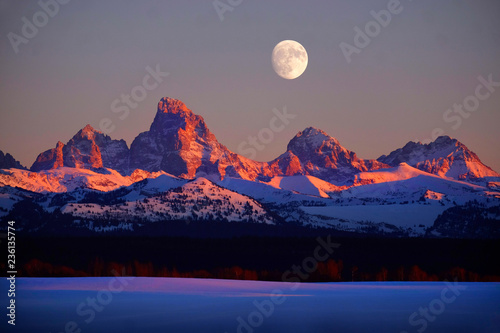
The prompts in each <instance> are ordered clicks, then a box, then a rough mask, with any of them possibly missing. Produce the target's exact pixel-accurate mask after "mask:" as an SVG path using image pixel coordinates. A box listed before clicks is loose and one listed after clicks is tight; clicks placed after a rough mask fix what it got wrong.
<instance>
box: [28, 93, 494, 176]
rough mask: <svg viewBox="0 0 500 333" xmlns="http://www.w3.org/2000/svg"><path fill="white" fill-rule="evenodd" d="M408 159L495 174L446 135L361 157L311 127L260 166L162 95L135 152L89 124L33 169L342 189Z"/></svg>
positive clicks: (420, 165)
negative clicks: (290, 180) (291, 181)
mask: <svg viewBox="0 0 500 333" xmlns="http://www.w3.org/2000/svg"><path fill="white" fill-rule="evenodd" d="M401 162H406V163H408V164H409V165H411V166H414V167H416V168H417V169H420V170H423V171H426V172H429V173H432V174H436V175H442V176H447V177H451V178H454V179H466V178H468V179H479V178H484V177H498V176H499V175H498V173H496V172H495V171H493V170H492V169H491V168H489V167H487V166H485V165H484V164H483V163H482V162H481V161H480V160H479V158H478V157H477V155H476V154H474V153H473V152H471V151H470V150H469V149H467V147H466V146H465V145H463V144H462V143H460V142H459V141H457V140H456V139H451V138H449V137H446V136H443V137H439V138H438V139H436V141H435V142H432V143H430V144H428V145H423V144H421V143H415V142H409V143H408V144H406V145H405V146H404V147H403V148H400V149H397V150H395V151H393V152H392V153H391V154H389V155H388V156H385V155H384V156H381V157H379V158H378V159H377V160H364V159H360V158H359V157H358V156H357V155H356V153H354V152H352V151H350V150H348V149H346V148H344V147H343V146H342V145H341V144H340V143H339V141H338V140H337V139H335V138H333V137H331V136H329V135H328V134H326V133H325V132H323V131H321V130H319V129H316V128H314V127H308V128H306V129H305V130H303V131H301V132H299V133H298V134H297V135H296V136H295V137H294V138H292V140H290V143H289V144H288V147H287V151H286V152H285V153H283V154H282V155H280V156H279V157H278V158H276V159H274V160H272V161H270V162H257V161H253V160H250V159H248V158H246V157H244V156H241V155H238V154H236V153H233V152H231V151H230V150H229V149H228V148H227V147H226V146H224V145H223V144H221V143H220V142H219V141H217V138H216V137H215V135H214V134H213V133H212V132H210V130H209V129H208V127H207V125H206V123H205V121H204V120H203V117H201V116H199V115H196V114H194V113H193V112H192V111H191V110H190V109H188V108H187V106H186V105H185V104H184V103H183V102H181V101H180V100H176V99H172V98H168V97H165V98H162V99H161V100H160V102H159V103H158V109H157V112H156V116H155V118H154V120H153V122H152V124H151V126H150V129H149V131H146V132H143V133H140V134H139V135H138V136H137V137H136V138H135V139H134V141H133V142H132V144H131V146H130V149H129V148H128V146H127V144H126V143H125V141H124V140H113V139H111V138H110V137H109V136H107V135H105V134H103V133H101V132H99V131H97V130H95V129H93V128H92V127H91V126H90V125H87V126H85V127H84V128H83V129H82V130H80V131H79V132H78V133H77V134H75V136H73V138H72V139H71V140H70V141H69V142H67V143H66V144H63V143H62V142H58V143H57V145H56V147H55V148H53V149H49V150H47V151H45V152H43V153H41V154H40V155H39V156H38V157H37V159H36V161H35V163H33V165H32V167H31V170H32V171H41V170H50V169H56V168H58V167H63V166H66V167H76V168H84V169H95V168H110V169H114V170H116V171H118V172H120V173H121V174H122V175H128V174H131V173H132V172H133V171H134V170H136V169H142V170H145V171H149V172H156V171H165V172H167V173H169V174H172V175H174V176H178V177H182V178H195V177H199V176H216V177H219V178H221V179H222V178H224V177H226V176H229V177H235V178H242V179H247V180H255V179H257V178H258V177H262V176H265V177H274V176H293V175H311V176H315V177H317V178H320V179H323V180H326V181H329V182H333V183H337V184H343V183H345V182H349V180H351V179H352V177H353V176H354V175H355V174H357V173H359V172H364V171H374V170H379V169H383V168H388V167H391V166H397V165H398V164H399V163H401Z"/></svg>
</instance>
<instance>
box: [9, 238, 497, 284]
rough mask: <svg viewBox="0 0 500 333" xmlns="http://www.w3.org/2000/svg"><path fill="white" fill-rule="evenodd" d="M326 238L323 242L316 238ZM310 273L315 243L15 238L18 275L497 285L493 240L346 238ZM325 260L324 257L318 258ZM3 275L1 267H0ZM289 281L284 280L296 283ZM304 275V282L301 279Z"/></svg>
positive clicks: (309, 240)
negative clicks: (294, 269)
mask: <svg viewBox="0 0 500 333" xmlns="http://www.w3.org/2000/svg"><path fill="white" fill-rule="evenodd" d="M320 237H321V238H322V239H326V237H327V236H326V235H322V236H320ZM330 238H331V240H332V241H333V242H335V243H338V244H340V247H338V248H337V249H335V251H334V252H333V253H332V254H330V256H329V257H328V258H327V259H326V260H323V261H319V263H318V265H317V267H316V268H315V269H314V270H313V271H311V272H307V271H306V270H305V269H304V268H303V262H304V259H306V258H310V257H313V255H314V250H315V249H316V247H317V246H318V245H319V243H318V240H317V237H312V236H308V237H254V236H247V237H233V238H187V237H165V236H161V237H146V236H144V237H120V236H112V237H110V236H106V237H104V236H102V237H99V236H92V237H19V236H18V240H17V244H16V246H17V248H16V260H17V262H16V264H17V267H18V276H45V277H52V276H111V275H113V274H114V273H113V272H118V273H120V274H122V273H123V272H125V274H127V275H135V276H158V277H199V278H222V279H224V278H227V279H249V280H270V281H281V280H283V273H284V272H286V271H288V270H292V267H293V266H298V267H301V268H302V271H303V272H304V273H303V274H302V276H300V277H299V280H300V281H304V282H313V281H438V280H444V279H448V280H453V279H458V280H459V281H500V266H499V265H498V264H497V263H498V259H497V258H496V256H497V255H496V254H495V253H500V251H499V250H500V243H499V242H498V241H495V240H463V239H462V240H457V239H422V238H419V239H416V238H411V239H408V238H406V239H397V238H349V237H341V236H338V237H335V236H331V237H330ZM322 253H324V252H322ZM0 266H1V269H2V271H4V272H5V271H6V270H5V269H4V268H5V261H0ZM297 276H298V275H297V274H294V273H292V274H289V275H288V277H297ZM305 276H307V277H305Z"/></svg>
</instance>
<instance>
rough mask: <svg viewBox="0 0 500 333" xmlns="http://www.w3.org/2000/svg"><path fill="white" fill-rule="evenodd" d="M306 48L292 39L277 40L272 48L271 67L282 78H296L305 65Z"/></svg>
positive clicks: (304, 68)
mask: <svg viewBox="0 0 500 333" xmlns="http://www.w3.org/2000/svg"><path fill="white" fill-rule="evenodd" d="M307 59H308V58H307V52H306V49H305V48H304V47H303V46H302V45H300V43H297V42H296V41H294V40H284V41H282V42H279V43H278V44H277V45H276V46H275V47H274V50H273V56H272V62H273V69H274V71H275V72H276V74H278V75H279V76H281V77H282V78H284V79H288V80H292V79H296V78H298V77H299V76H301V75H302V73H304V71H305V70H306V67H307Z"/></svg>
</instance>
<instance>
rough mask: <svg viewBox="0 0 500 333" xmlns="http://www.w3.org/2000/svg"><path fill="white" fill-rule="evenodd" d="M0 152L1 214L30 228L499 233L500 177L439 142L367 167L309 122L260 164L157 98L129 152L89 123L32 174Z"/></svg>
mask: <svg viewBox="0 0 500 333" xmlns="http://www.w3.org/2000/svg"><path fill="white" fill-rule="evenodd" d="M1 156H4V157H3V158H4V164H3V166H2V169H1V170H0V219H2V220H6V221H8V220H16V221H18V225H19V226H21V227H22V228H24V230H26V231H27V232H42V231H43V232H45V233H48V234H51V233H54V232H56V233H58V232H60V227H61V225H64V230H70V231H71V232H78V230H87V231H91V232H114V231H119V232H136V231H137V230H143V228H147V227H148V225H149V224H151V223H169V222H172V223H174V222H179V221H187V222H190V221H198V222H200V221H201V222H203V221H216V222H221V223H226V222H238V223H258V224H262V225H280V226H287V225H288V224H290V225H293V226H301V227H304V228H308V227H315V228H329V229H334V230H337V231H339V232H346V233H356V234H359V233H364V234H366V233H368V234H373V235H377V236H381V235H391V236H399V237H415V236H416V237H423V236H425V237H474V238H491V237H500V228H499V225H500V175H499V174H498V173H497V172H495V171H493V170H492V169H491V168H489V167H487V166H486V165H484V164H483V163H482V162H481V160H480V159H479V157H478V156H477V155H476V154H474V153H473V152H472V151H470V150H469V149H468V148H467V147H466V146H465V145H464V144H462V143H461V142H459V141H458V140H456V139H452V138H450V137H447V136H442V137H439V138H437V139H436V140H435V141H434V142H431V143H429V144H422V143H415V142H409V143H407V144H406V145H405V146H404V147H403V148H399V149H396V150H394V151H393V152H391V153H390V154H388V155H383V156H381V157H379V158H378V159H377V160H369V159H362V158H360V157H358V156H357V155H356V153H355V152H353V151H350V150H348V149H346V148H344V147H343V146H342V145H341V144H340V142H339V141H338V140H337V139H335V138H333V137H331V136H329V135H328V134H327V133H325V132H324V131H322V130H320V129H317V128H314V127H307V128H306V129H304V130H303V131H301V132H299V133H297V134H296V135H295V136H294V137H293V138H292V139H291V140H290V142H289V144H288V146H287V147H286V151H285V152H284V153H283V154H281V155H280V156H278V157H277V158H276V159H274V160H272V161H269V162H257V161H253V160H251V159H248V158H246V157H244V156H241V155H238V154H236V153H234V152H232V151H230V150H229V149H228V148H227V147H226V146H224V145H223V144H222V143H220V142H219V141H218V140H217V138H216V137H215V135H214V134H213V133H212V132H211V131H210V130H209V128H208V127H207V125H206V123H205V121H204V120H203V118H202V117H201V116H199V115H196V114H195V113H193V112H192V111H191V110H190V109H188V108H187V106H186V105H185V104H184V103H183V102H181V101H179V100H176V99H172V98H168V97H165V98H162V99H161V100H160V102H159V103H158V108H157V111H156V115H155V117H154V120H153V122H152V124H151V126H150V128H149V130H148V131H146V132H143V133H140V134H139V135H138V136H137V137H136V138H135V139H134V140H133V142H132V144H131V146H130V148H129V147H128V146H127V144H126V142H125V141H124V140H115V139H112V138H111V137H109V136H108V135H105V134H103V133H101V132H99V131H97V130H95V129H94V128H92V126H90V125H87V126H85V127H84V128H83V129H82V130H80V131H78V133H76V134H75V135H74V136H73V137H72V138H71V139H70V140H69V141H68V142H67V143H63V142H61V141H59V142H57V144H56V146H55V148H52V149H49V150H47V151H44V152H42V153H40V154H39V155H38V157H37V158H36V161H35V162H34V163H33V165H32V166H31V169H30V170H26V169H24V168H23V167H22V166H21V165H20V164H19V163H18V162H17V161H15V160H14V159H13V158H12V156H10V155H8V154H7V155H3V153H2V155H0V157H1ZM457 214H458V216H460V218H459V219H457V218H456V217H457ZM53 220H55V221H56V222H51V221H53ZM4 225H6V224H4Z"/></svg>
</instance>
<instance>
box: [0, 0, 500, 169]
mask: <svg viewBox="0 0 500 333" xmlns="http://www.w3.org/2000/svg"><path fill="white" fill-rule="evenodd" d="M43 1H48V0H43ZM221 1H222V2H224V3H227V0H221ZM388 2H389V1H388V0H380V1H379V0H363V1H291V0H283V1H250V0H243V1H242V3H241V4H240V5H238V6H236V7H234V8H233V10H232V11H228V12H225V13H224V20H223V21H221V20H220V19H219V16H218V14H217V12H216V11H215V9H214V6H213V3H212V1H159V0H156V1H145V0H143V1H131V0H129V1H125V0H124V1H113V0H108V1H94V0H92V1H90V0H85V1H83V0H80V1H79V0H72V1H70V2H69V3H68V4H65V5H61V7H60V10H59V13H57V14H56V15H55V16H54V17H52V18H50V19H49V21H48V23H47V24H46V25H45V26H43V27H41V28H39V31H38V33H37V35H36V36H34V37H33V38H32V39H29V41H28V43H27V44H21V45H19V52H18V53H17V54H16V53H15V52H14V50H13V48H12V46H11V43H10V42H9V39H8V37H7V36H8V34H9V32H14V33H16V34H19V35H21V28H22V26H23V21H22V17H23V16H24V17H27V18H28V20H29V21H32V20H33V19H32V18H33V15H34V14H35V13H36V12H37V11H39V10H40V7H39V5H38V1H18V0H0V35H1V36H2V38H1V40H0V101H1V111H0V149H1V150H3V151H4V152H9V153H11V154H12V155H13V156H14V157H15V158H17V159H18V160H20V161H21V162H22V163H23V164H24V165H27V166H28V167H29V166H31V164H32V163H33V161H34V160H35V158H36V156H37V154H38V153H40V152H42V151H44V150H46V149H49V148H53V147H55V144H56V142H57V141H59V140H60V141H62V142H64V143H66V142H67V141H68V140H69V139H70V138H71V137H72V136H73V135H74V134H75V133H76V132H77V131H78V130H79V129H81V128H83V127H84V126H85V125H86V124H87V123H89V124H91V125H92V126H94V127H95V128H97V129H98V128H99V122H100V120H101V119H102V118H110V119H111V120H112V121H113V123H114V124H115V125H116V130H115V131H114V132H112V133H111V137H112V138H115V139H121V138H123V139H125V140H126V141H127V143H128V144H129V145H130V143H131V142H132V140H133V138H134V137H135V136H136V135H137V134H139V133H140V132H143V131H146V130H148V129H149V126H150V124H151V122H152V120H153V118H154V115H155V113H156V105H157V103H158V101H159V100H160V98H161V97H163V96H169V97H173V98H178V99H181V100H182V101H184V102H185V103H186V104H187V106H188V107H189V108H191V109H192V110H193V111H194V112H195V113H197V114H200V115H201V116H203V117H204V118H205V121H206V122H207V124H208V126H209V128H210V129H211V131H212V132H213V133H214V134H215V135H216V137H217V138H218V139H219V141H220V142H222V143H223V144H225V145H226V146H227V147H228V148H230V149H231V150H233V151H235V152H237V150H238V149H237V147H238V145H239V144H240V143H241V142H243V141H245V140H246V138H247V137H248V136H249V135H256V134H257V133H258V132H259V131H260V130H261V129H262V128H264V127H268V126H269V121H270V119H271V118H272V117H273V112H272V110H273V108H277V109H282V108H283V107H286V108H287V110H288V112H289V113H291V114H294V115H296V118H295V119H293V120H292V121H291V122H290V124H289V125H287V126H286V128H285V129H284V130H283V131H282V132H280V133H276V135H275V139H274V141H272V142H271V143H269V144H267V145H266V146H265V149H264V150H262V151H260V152H259V153H258V155H257V157H256V159H257V160H263V161H267V160H271V159H273V158H275V157H277V156H278V155H279V154H281V153H283V152H284V151H285V150H286V145H287V143H288V141H289V140H290V139H291V138H292V137H293V136H294V135H295V134H296V133H297V132H298V131H300V130H303V129H304V128H306V127H308V126H314V127H318V128H320V129H322V130H324V131H325V132H327V133H328V134H330V135H332V136H334V137H335V138H337V139H338V140H339V141H340V143H341V144H342V145H343V146H344V147H346V148H348V149H350V150H353V151H355V152H356V153H357V154H358V156H359V157H361V158H377V157H379V156H380V155H382V154H388V153H389V152H391V151H392V150H394V149H396V148H399V147H402V146H403V145H404V144H406V143H407V142H408V141H411V140H420V141H424V140H426V139H430V138H431V132H432V130H433V129H434V128H442V129H443V130H444V133H445V134H447V135H450V136H452V137H455V138H457V139H459V140H460V141H461V142H463V143H464V144H465V145H467V146H468V147H469V148H470V149H472V150H473V151H474V152H476V153H477V154H478V155H479V157H480V158H481V159H482V161H483V162H484V163H485V164H487V165H489V166H491V167H492V168H493V169H495V170H496V171H500V154H499V151H500V150H499V147H498V146H499V142H500V131H499V128H500V127H499V124H500V108H499V106H500V87H498V88H497V91H495V92H494V93H492V94H491V96H490V97H489V98H488V99H486V100H484V101H481V102H480V105H479V108H478V109H477V111H475V112H474V113H472V114H471V115H470V117H469V118H467V119H463V123H462V124H461V126H460V127H459V128H458V129H453V128H452V126H451V125H452V123H446V122H444V120H443V113H444V112H445V111H446V110H447V109H448V108H450V107H452V106H453V104H454V103H462V102H463V100H464V98H466V97H467V96H469V95H472V94H474V91H475V88H476V86H477V85H478V84H479V81H478V80H477V77H478V76H480V75H482V76H483V77H485V78H486V77H488V75H490V74H492V76H493V80H494V81H500V20H499V17H500V2H499V1H495V0H491V1H473V0H470V1H465V0H461V1H460V0H456V1H451V0H443V1H431V0H418V1H409V0H401V5H402V8H403V10H402V12H401V13H400V14H397V15H394V16H393V17H392V20H391V22H390V23H389V25H388V26H387V27H385V28H382V29H381V31H380V33H379V34H378V35H377V36H375V37H373V39H372V40H371V43H370V44H369V45H368V46H367V47H365V48H364V49H362V50H361V52H360V53H359V54H354V55H353V57H352V62H351V63H347V62H346V60H345V58H344V56H343V54H342V51H341V49H340V47H339V44H340V43H341V42H346V43H349V44H353V40H354V36H355V31H354V27H355V26H359V27H361V28H364V26H365V24H366V23H367V22H369V21H371V20H373V18H372V16H371V15H370V11H371V10H375V11H379V10H381V9H385V8H387V4H388ZM285 39H292V40H296V41H298V42H299V43H301V44H302V45H303V46H304V47H305V48H306V50H307V52H308V55H309V65H308V68H307V69H306V71H305V72H304V74H303V75H302V76H301V77H299V78H298V79H295V80H285V79H282V78H280V77H279V76H278V75H277V74H276V73H274V71H273V69H272V65H271V52H272V50H273V48H274V46H275V45H276V44H277V43H278V42H280V41H282V40H285ZM157 64H158V65H159V67H160V69H161V70H163V71H165V72H169V73H170V75H169V76H168V77H166V78H165V80H164V81H163V83H161V85H160V86H159V87H158V88H156V89H154V90H152V91H149V92H148V95H147V97H146V98H145V99H144V100H143V101H142V102H140V103H139V105H138V107H137V108H136V109H134V110H131V112H130V114H129V116H128V117H127V118H126V119H124V120H120V119H119V118H118V115H117V114H115V113H113V112H112V111H111V103H112V102H113V101H114V100H115V99H116V98H119V97H120V95H121V94H127V93H130V91H131V89H132V88H133V87H135V86H137V85H140V84H141V83H142V79H143V77H144V76H145V75H146V74H147V72H146V69H145V68H146V67H147V66H150V67H153V68H154V67H155V66H156V65H157Z"/></svg>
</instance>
